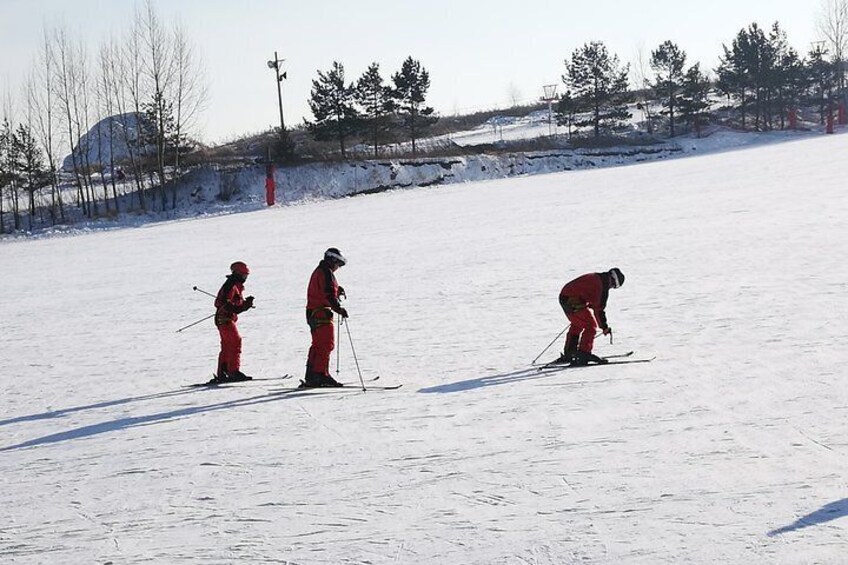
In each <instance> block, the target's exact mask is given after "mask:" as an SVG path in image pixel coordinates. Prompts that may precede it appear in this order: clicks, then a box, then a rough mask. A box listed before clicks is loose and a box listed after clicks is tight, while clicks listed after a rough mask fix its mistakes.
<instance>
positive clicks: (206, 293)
mask: <svg viewBox="0 0 848 565" xmlns="http://www.w3.org/2000/svg"><path fill="white" fill-rule="evenodd" d="M191 289H192V290H196V291H197V292H202V293H203V294H205V295H206V296H211V297H212V298H217V296H215V295H214V294H212V293H211V292H206V291H205V290H203V289H202V288H197V287H196V286H193V287H191Z"/></svg>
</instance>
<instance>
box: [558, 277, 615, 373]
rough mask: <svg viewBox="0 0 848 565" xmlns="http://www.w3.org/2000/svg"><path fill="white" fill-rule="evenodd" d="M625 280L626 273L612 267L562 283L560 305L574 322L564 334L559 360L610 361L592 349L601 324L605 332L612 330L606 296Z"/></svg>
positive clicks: (575, 362)
mask: <svg viewBox="0 0 848 565" xmlns="http://www.w3.org/2000/svg"><path fill="white" fill-rule="evenodd" d="M623 284H624V273H622V272H621V270H620V269H618V268H613V269H610V270H609V271H607V272H605V273H588V274H586V275H582V276H579V277H577V278H576V279H574V280H573V281H571V282H569V283H567V284H566V285H565V286H564V287H562V290H561V291H560V293H559V305H560V306H562V310H563V311H564V312H565V315H566V317H567V318H568V321H569V322H571V326H570V327H569V328H568V334H567V335H566V338H565V351H564V352H563V354H562V356H561V357H560V358H559V359H557V361H556V362H557V363H570V364H572V365H586V364H588V363H606V362H607V361H606V360H605V359H602V358H600V357H598V356H597V355H594V354H593V353H592V346H593V345H594V343H595V331H596V330H597V328H598V327H599V326H600V328H601V330H602V331H603V332H604V335H608V334H610V333H611V332H612V328H610V327H609V324H608V323H607V315H606V307H607V299H608V298H609V291H610V289H611V288H620V287H621V285H623ZM596 320H597V321H596Z"/></svg>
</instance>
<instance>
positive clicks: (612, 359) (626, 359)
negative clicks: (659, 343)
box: [537, 351, 656, 371]
mask: <svg viewBox="0 0 848 565" xmlns="http://www.w3.org/2000/svg"><path fill="white" fill-rule="evenodd" d="M633 353H634V352H633V351H628V352H627V353H619V354H617V355H607V356H606V357H602V359H603V360H605V361H606V363H588V364H586V365H571V364H570V363H558V362H557V361H551V362H550V363H545V364H544V365H542V366H540V367H537V369H538V370H539V371H544V370H547V369H581V368H583V367H603V366H606V365H624V364H628V363H650V362H651V361H653V360H654V359H656V357H651V358H649V359H630V357H632V356H633Z"/></svg>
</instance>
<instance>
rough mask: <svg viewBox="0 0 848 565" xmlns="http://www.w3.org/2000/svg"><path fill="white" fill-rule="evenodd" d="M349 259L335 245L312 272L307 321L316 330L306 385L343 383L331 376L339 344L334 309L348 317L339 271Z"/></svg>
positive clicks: (318, 385)
mask: <svg viewBox="0 0 848 565" xmlns="http://www.w3.org/2000/svg"><path fill="white" fill-rule="evenodd" d="M345 263H347V259H345V258H344V256H343V255H342V254H341V252H340V251H339V250H338V249H336V248H335V247H331V248H329V249H327V251H325V252H324V259H322V260H321V262H320V263H318V267H316V268H315V271H313V272H312V277H311V278H310V279H309V287H308V288H307V290H306V323H307V324H309V329H310V331H311V332H312V346H311V347H310V348H309V357H308V358H307V360H306V379H305V380H304V381H303V384H302V385H301V386H303V387H308V388H311V387H331V386H332V387H335V386H342V384H341V383H339V382H338V381H336V380H335V379H334V378H333V377H331V376H330V354H331V353H332V352H333V349H334V348H335V346H336V343H335V333H334V329H333V312H335V313H337V314H338V315H339V316H341V317H342V318H347V310H345V309H344V308H342V305H341V304H340V303H339V296H345V292H344V289H343V288H342V287H340V286H339V283H338V282H337V281H336V276H335V275H334V274H333V273H335V272H336V271H337V270H338V269H339V267H343V266H344V265H345Z"/></svg>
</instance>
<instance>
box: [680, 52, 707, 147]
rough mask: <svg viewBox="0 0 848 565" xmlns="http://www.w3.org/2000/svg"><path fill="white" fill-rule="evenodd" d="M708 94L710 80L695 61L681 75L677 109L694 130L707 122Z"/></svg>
mask: <svg viewBox="0 0 848 565" xmlns="http://www.w3.org/2000/svg"><path fill="white" fill-rule="evenodd" d="M709 95H710V80H709V78H707V76H706V75H704V73H702V72H701V67H700V65H699V64H698V63H695V64H694V65H692V66H691V67H689V69H688V70H687V71H686V73H685V74H684V75H683V79H682V82H681V83H680V93H679V100H678V104H679V111H680V117H681V119H682V120H683V122H684V123H685V124H686V125H687V126H689V127H694V128H695V129H696V131H699V130H700V127H701V126H702V125H704V124H705V123H706V122H707V118H708V111H707V110H708V109H709V107H710V102H709Z"/></svg>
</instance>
